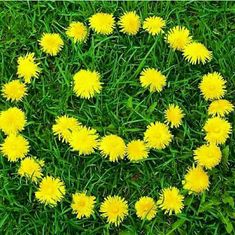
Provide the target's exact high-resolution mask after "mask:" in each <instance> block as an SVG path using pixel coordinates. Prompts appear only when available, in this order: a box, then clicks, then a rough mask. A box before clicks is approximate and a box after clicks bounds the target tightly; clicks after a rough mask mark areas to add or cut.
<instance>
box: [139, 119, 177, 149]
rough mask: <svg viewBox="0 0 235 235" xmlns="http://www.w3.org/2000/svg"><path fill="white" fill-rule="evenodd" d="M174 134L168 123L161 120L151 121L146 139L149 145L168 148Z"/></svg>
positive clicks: (146, 132) (145, 134) (145, 135)
mask: <svg viewBox="0 0 235 235" xmlns="http://www.w3.org/2000/svg"><path fill="white" fill-rule="evenodd" d="M172 138H173V136H172V134H171V132H170V130H169V128H168V126H167V125H165V124H164V123H161V122H155V123H151V124H150V125H148V126H147V130H146V131H145V133H144V140H145V142H147V146H148V147H150V148H155V149H164V148H166V147H167V146H168V145H169V144H170V142H171V140H172Z"/></svg>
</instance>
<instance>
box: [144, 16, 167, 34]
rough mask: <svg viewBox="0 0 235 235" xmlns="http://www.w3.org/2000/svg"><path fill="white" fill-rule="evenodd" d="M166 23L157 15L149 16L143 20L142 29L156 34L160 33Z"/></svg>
mask: <svg viewBox="0 0 235 235" xmlns="http://www.w3.org/2000/svg"><path fill="white" fill-rule="evenodd" d="M165 25H166V21H165V20H163V19H162V18H161V17H158V16H150V17H148V18H146V19H145V20H144V23H143V29H144V30H146V31H147V32H148V33H149V34H151V35H153V36H154V35H157V34H159V33H161V32H162V31H163V30H162V28H164V27H165Z"/></svg>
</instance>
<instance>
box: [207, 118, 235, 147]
mask: <svg viewBox="0 0 235 235" xmlns="http://www.w3.org/2000/svg"><path fill="white" fill-rule="evenodd" d="M231 129H232V127H231V124H230V123H229V122H228V121H227V120H225V119H222V118H220V117H213V118H209V119H208V120H207V122H206V124H205V125H204V127H203V130H204V131H205V132H206V136H205V140H206V141H208V142H209V143H214V144H224V143H225V142H226V140H227V138H228V136H229V134H230V133H231Z"/></svg>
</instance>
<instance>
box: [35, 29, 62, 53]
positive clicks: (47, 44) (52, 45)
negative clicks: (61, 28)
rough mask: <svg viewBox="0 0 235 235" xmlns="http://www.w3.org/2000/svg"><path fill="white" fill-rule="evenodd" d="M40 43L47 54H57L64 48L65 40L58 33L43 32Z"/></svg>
mask: <svg viewBox="0 0 235 235" xmlns="http://www.w3.org/2000/svg"><path fill="white" fill-rule="evenodd" d="M39 45H40V46H41V48H42V51H43V52H45V53H46V54H49V55H51V56H56V55H57V54H58V53H59V52H60V51H61V50H62V48H63V46H64V42H63V40H62V38H61V37H60V35H59V34H58V33H43V35H42V37H41V39H40V40H39Z"/></svg>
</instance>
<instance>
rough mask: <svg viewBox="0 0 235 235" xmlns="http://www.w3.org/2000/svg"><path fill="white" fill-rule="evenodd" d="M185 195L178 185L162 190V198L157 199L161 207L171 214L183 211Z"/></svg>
mask: <svg viewBox="0 0 235 235" xmlns="http://www.w3.org/2000/svg"><path fill="white" fill-rule="evenodd" d="M183 200H184V196H183V195H181V194H180V191H179V189H177V188H176V187H169V188H165V189H163V190H162V193H161V194H160V198H159V200H158V201H157V204H158V205H159V207H160V208H161V209H162V210H164V211H165V213H169V215H171V214H172V213H173V212H174V213H175V214H178V213H181V211H182V209H183V207H184V203H183Z"/></svg>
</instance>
